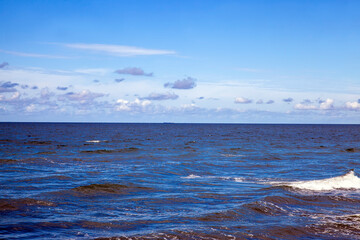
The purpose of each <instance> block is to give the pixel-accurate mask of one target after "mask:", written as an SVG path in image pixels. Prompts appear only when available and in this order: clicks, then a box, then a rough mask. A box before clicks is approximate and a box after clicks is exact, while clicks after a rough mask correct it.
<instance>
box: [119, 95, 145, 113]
mask: <svg viewBox="0 0 360 240" xmlns="http://www.w3.org/2000/svg"><path fill="white" fill-rule="evenodd" d="M149 105H151V101H149V100H143V101H142V100H140V99H138V98H137V99H135V101H128V100H124V99H118V100H117V101H116V106H115V110H116V111H119V112H121V111H125V112H132V111H133V112H143V111H145V110H146V108H147V107H148V106H149Z"/></svg>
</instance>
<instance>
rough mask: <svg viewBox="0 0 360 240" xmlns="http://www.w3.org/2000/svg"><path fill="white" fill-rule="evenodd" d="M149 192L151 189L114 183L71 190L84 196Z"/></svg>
mask: <svg viewBox="0 0 360 240" xmlns="http://www.w3.org/2000/svg"><path fill="white" fill-rule="evenodd" d="M151 190H152V188H149V187H142V186H135V185H121V184H115V183H103V184H90V185H86V186H80V187H76V188H74V189H72V191H75V192H77V193H80V194H84V195H101V194H130V193H135V192H143V191H151Z"/></svg>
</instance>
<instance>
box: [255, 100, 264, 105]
mask: <svg viewBox="0 0 360 240" xmlns="http://www.w3.org/2000/svg"><path fill="white" fill-rule="evenodd" d="M263 103H264V101H263V100H262V99H259V100H257V102H256V104H263Z"/></svg>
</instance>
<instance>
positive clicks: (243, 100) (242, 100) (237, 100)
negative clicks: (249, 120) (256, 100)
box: [235, 97, 252, 104]
mask: <svg viewBox="0 0 360 240" xmlns="http://www.w3.org/2000/svg"><path fill="white" fill-rule="evenodd" d="M235 103H240V104H249V103H252V100H251V99H248V98H244V97H237V98H235Z"/></svg>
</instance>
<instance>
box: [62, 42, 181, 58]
mask: <svg viewBox="0 0 360 240" xmlns="http://www.w3.org/2000/svg"><path fill="white" fill-rule="evenodd" d="M63 46H65V47H68V48H75V49H82V50H89V51H94V52H99V53H105V54H110V55H114V56H120V57H128V56H141V55H148V56H150V55H170V54H175V53H176V52H174V51H169V50H157V49H145V48H139V47H131V46H122V45H108V44H84V43H71V44H63Z"/></svg>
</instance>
